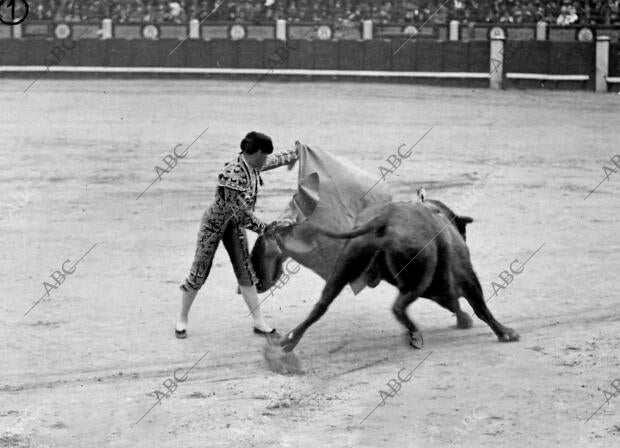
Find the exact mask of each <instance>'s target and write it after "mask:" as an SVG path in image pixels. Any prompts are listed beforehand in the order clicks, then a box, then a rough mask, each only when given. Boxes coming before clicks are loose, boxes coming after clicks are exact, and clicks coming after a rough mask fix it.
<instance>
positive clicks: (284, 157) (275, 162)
mask: <svg viewBox="0 0 620 448" xmlns="http://www.w3.org/2000/svg"><path fill="white" fill-rule="evenodd" d="M297 159H299V147H298V146H297V145H296V147H295V149H291V150H290V151H282V152H278V153H276V154H269V156H268V157H267V160H266V161H265V164H264V165H263V167H262V168H261V169H260V170H261V171H267V170H272V169H274V168H278V167H281V166H283V165H291V164H293V163H295V161H297Z"/></svg>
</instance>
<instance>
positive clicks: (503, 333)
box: [463, 271, 520, 342]
mask: <svg viewBox="0 0 620 448" xmlns="http://www.w3.org/2000/svg"><path fill="white" fill-rule="evenodd" d="M469 277H470V280H468V281H467V282H466V283H465V284H464V285H463V295H464V296H465V298H466V299H467V301H468V302H469V304H470V305H471V307H472V309H473V310H474V312H475V313H476V316H478V317H479V318H480V319H481V320H483V321H484V322H486V323H487V325H488V326H489V327H491V329H492V330H493V332H494V333H495V334H496V335H497V338H498V339H499V340H500V342H513V341H518V340H519V337H520V336H519V333H517V332H516V331H515V330H513V329H512V328H508V327H506V326H504V325H502V324H500V323H499V322H498V321H497V320H496V319H495V317H493V314H491V310H489V308H488V307H487V304H486V302H485V301H484V295H483V293H482V286H480V282H479V281H478V277H477V276H476V274H475V273H474V272H473V271H472V273H471V275H470V276H469Z"/></svg>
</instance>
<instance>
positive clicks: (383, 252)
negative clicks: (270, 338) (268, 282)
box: [262, 192, 520, 352]
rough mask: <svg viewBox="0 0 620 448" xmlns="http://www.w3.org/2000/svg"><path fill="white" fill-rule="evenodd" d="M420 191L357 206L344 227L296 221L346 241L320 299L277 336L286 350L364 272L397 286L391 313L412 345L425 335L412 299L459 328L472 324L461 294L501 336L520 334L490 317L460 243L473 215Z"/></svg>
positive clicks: (309, 229)
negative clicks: (438, 310)
mask: <svg viewBox="0 0 620 448" xmlns="http://www.w3.org/2000/svg"><path fill="white" fill-rule="evenodd" d="M418 196H419V199H420V201H419V202H418V203H410V202H390V203H387V204H381V205H373V206H369V207H367V208H365V209H363V210H362V211H361V212H360V213H359V214H358V216H357V218H356V221H355V226H354V228H353V229H352V230H351V231H349V232H340V233H339V232H332V231H330V230H327V229H323V228H321V227H319V226H317V225H315V224H312V223H309V222H305V223H301V224H297V226H299V227H298V229H296V230H298V231H301V232H302V235H303V234H305V235H306V236H307V237H309V238H310V237H311V234H312V233H314V232H316V233H320V234H323V235H326V236H328V237H331V238H341V239H347V240H348V241H347V242H346V243H345V246H344V248H343V250H342V253H341V255H340V258H339V259H338V260H339V261H338V263H337V265H336V266H335V267H334V271H333V273H332V275H331V276H330V278H329V279H328V280H327V282H326V284H325V286H324V288H323V291H322V293H321V298H320V299H319V301H318V302H317V303H316V304H315V306H314V307H313V309H312V311H311V312H310V314H309V315H308V317H307V318H306V319H305V320H303V321H302V322H301V323H300V324H299V325H297V327H295V328H294V329H293V330H291V331H289V332H288V333H287V334H286V335H285V336H284V338H282V340H281V341H280V345H281V347H282V348H283V350H284V351H286V352H289V351H291V350H293V349H294V348H295V347H296V346H297V344H298V343H299V341H300V340H301V338H302V337H303V335H304V333H305V332H306V331H307V330H308V328H309V327H310V326H311V325H313V324H314V323H315V322H317V321H318V320H319V319H320V318H321V317H322V316H323V314H325V312H326V311H327V309H328V307H329V305H330V304H331V303H332V301H333V300H334V299H335V298H336V297H337V296H338V295H339V294H340V292H341V291H342V289H343V288H344V286H345V285H346V284H347V283H349V282H352V281H353V280H355V279H357V278H359V277H360V276H362V275H365V278H366V279H367V281H368V284H369V285H370V286H371V287H373V286H376V285H377V284H378V283H379V282H380V281H381V280H385V281H387V282H388V283H390V284H392V285H393V286H395V287H396V288H398V291H399V293H398V296H397V298H396V301H395V302H394V304H393V306H392V311H393V313H394V316H395V317H396V319H397V320H398V321H399V322H400V323H401V324H402V325H403V326H404V327H405V328H406V329H407V331H408V335H409V344H410V345H411V346H412V347H414V348H417V349H420V348H422V347H423V345H424V340H423V337H422V334H421V333H420V330H419V329H418V327H417V326H416V325H415V323H414V322H413V321H412V320H411V319H409V317H408V316H407V312H406V310H407V307H408V306H409V305H410V304H411V303H413V302H414V301H415V300H417V299H418V297H425V298H427V299H430V300H433V301H434V302H436V303H437V304H439V305H440V306H442V307H444V308H446V309H448V310H449V311H451V312H453V313H455V314H456V316H457V326H458V327H459V328H470V327H471V326H472V324H473V322H472V320H471V318H470V317H469V315H467V313H465V312H463V311H462V310H461V308H460V305H459V298H460V297H464V298H465V299H466V300H467V301H468V303H469V304H470V306H471V308H472V309H473V310H474V312H475V314H476V316H478V318H480V319H481V320H482V321H484V322H486V324H487V325H489V327H491V329H492V330H493V332H494V333H495V334H496V335H497V338H498V340H499V341H501V342H512V341H518V340H519V337H520V336H519V334H518V333H517V332H516V331H515V330H513V329H512V328H509V327H506V326H504V325H502V324H501V323H500V322H498V321H497V320H496V319H495V317H493V314H491V311H490V310H489V309H488V307H487V305H486V302H485V300H484V295H483V291H482V287H481V286H480V282H479V280H478V277H477V275H476V273H475V272H474V269H473V267H472V264H471V259H470V254H469V250H468V248H467V245H466V242H465V241H466V226H467V224H469V223H471V222H472V221H473V219H472V218H470V217H467V216H458V215H457V214H456V213H454V212H453V211H452V210H451V209H450V208H448V207H447V206H446V205H445V204H444V203H442V202H441V201H437V200H425V199H424V195H423V194H421V193H420V192H418ZM262 244H265V243H264V242H263V243H262ZM271 274H272V275H274V274H275V273H271Z"/></svg>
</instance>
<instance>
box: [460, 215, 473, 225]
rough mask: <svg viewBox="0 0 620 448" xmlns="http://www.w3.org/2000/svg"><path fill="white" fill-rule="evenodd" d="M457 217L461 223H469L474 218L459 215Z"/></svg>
mask: <svg viewBox="0 0 620 448" xmlns="http://www.w3.org/2000/svg"><path fill="white" fill-rule="evenodd" d="M457 219H458V220H459V221H460V222H462V223H463V224H471V223H472V222H474V218H470V217H469V216H459V217H458V218H457Z"/></svg>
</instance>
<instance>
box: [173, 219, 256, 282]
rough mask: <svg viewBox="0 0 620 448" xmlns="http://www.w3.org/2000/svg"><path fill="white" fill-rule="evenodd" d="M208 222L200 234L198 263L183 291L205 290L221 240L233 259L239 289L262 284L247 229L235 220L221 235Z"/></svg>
mask: <svg viewBox="0 0 620 448" xmlns="http://www.w3.org/2000/svg"><path fill="white" fill-rule="evenodd" d="M205 221H206V220H205V219H204V218H203V222H202V223H201V225H200V231H199V232H198V241H197V244H196V254H195V255H194V262H193V263H192V267H191V269H190V271H189V275H188V277H187V278H186V279H185V282H184V283H183V284H182V285H181V289H182V290H185V291H187V290H189V289H194V290H199V289H200V288H201V287H202V285H203V284H204V283H205V281H206V280H207V277H208V276H209V272H210V271H211V265H212V264H213V257H214V256H215V251H216V250H217V247H218V246H219V244H220V240H223V242H224V247H225V248H226V252H228V256H229V257H230V261H231V263H232V266H233V270H234V271H235V276H236V277H237V281H238V283H239V285H241V286H251V285H255V284H256V283H258V279H257V277H256V273H255V272H254V268H253V267H252V262H251V260H250V252H249V249H248V239H247V235H246V233H245V229H244V228H241V227H239V225H238V224H237V223H236V222H235V221H233V220H232V219H231V220H230V221H228V223H227V224H225V225H224V229H222V230H220V231H219V232H218V231H215V230H212V229H209V228H208V227H206V226H205V225H204V222H205Z"/></svg>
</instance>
